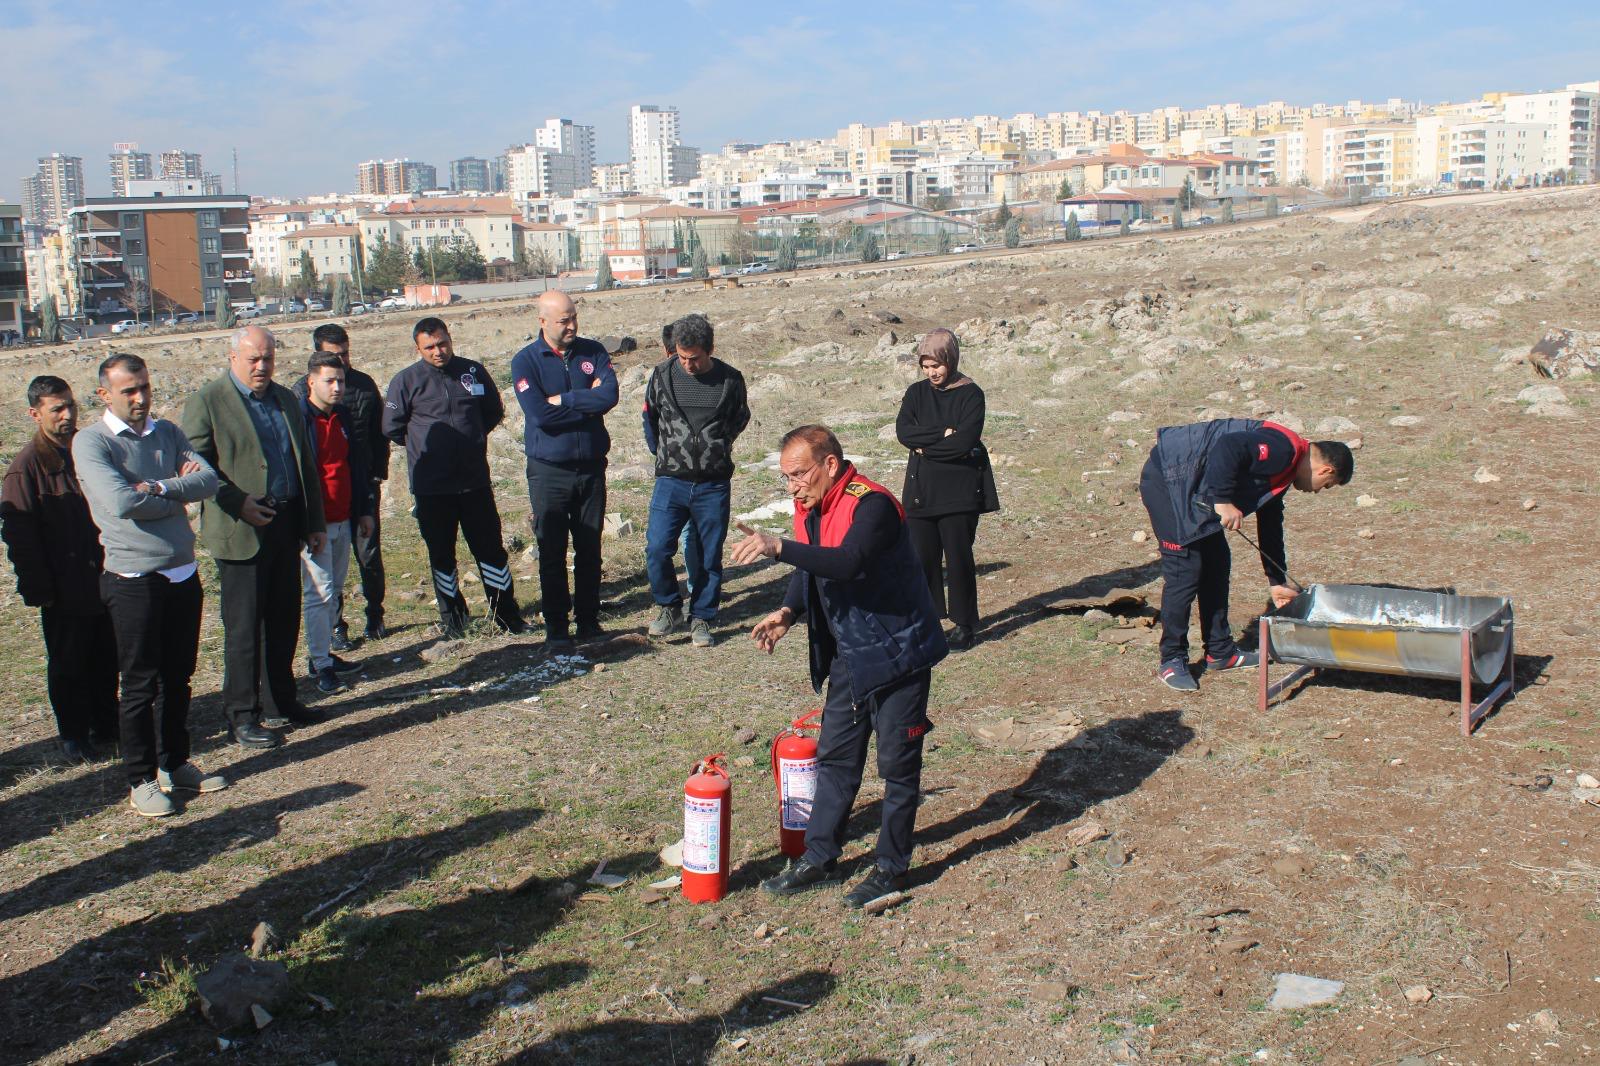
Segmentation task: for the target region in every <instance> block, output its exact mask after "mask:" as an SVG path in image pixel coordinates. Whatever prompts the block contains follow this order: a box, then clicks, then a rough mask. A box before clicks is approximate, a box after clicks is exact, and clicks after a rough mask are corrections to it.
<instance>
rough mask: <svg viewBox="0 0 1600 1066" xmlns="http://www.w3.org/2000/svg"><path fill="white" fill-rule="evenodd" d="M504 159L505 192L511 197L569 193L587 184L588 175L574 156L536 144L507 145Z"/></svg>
mask: <svg viewBox="0 0 1600 1066" xmlns="http://www.w3.org/2000/svg"><path fill="white" fill-rule="evenodd" d="M505 161H506V194H507V195H508V196H510V197H511V198H512V199H513V200H534V199H538V198H540V197H545V196H571V195H572V194H573V192H574V191H576V190H577V189H579V188H581V187H582V186H584V185H586V184H588V178H589V175H590V171H589V170H585V169H582V168H580V167H579V165H578V157H577V156H575V155H569V154H568V153H566V152H558V151H556V150H555V149H553V148H547V147H543V146H541V145H537V144H523V145H518V146H517V147H515V148H508V149H507V150H506V154H505Z"/></svg>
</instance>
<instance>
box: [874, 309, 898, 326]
mask: <svg viewBox="0 0 1600 1066" xmlns="http://www.w3.org/2000/svg"><path fill="white" fill-rule="evenodd" d="M871 314H872V317H873V318H875V319H877V320H878V321H879V322H882V323H884V324H885V325H899V324H900V323H901V322H904V321H905V320H904V319H903V318H901V317H900V316H899V315H897V314H895V313H894V312H893V311H873V312H871Z"/></svg>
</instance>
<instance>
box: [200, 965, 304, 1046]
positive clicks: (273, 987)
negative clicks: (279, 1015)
mask: <svg viewBox="0 0 1600 1066" xmlns="http://www.w3.org/2000/svg"><path fill="white" fill-rule="evenodd" d="M288 990H289V971H288V970H287V969H285V967H284V965H283V964H282V963H279V962H263V961H261V960H258V959H252V958H249V957H248V956H246V955H244V954H243V953H236V954H233V955H226V956H224V957H223V958H221V959H219V960H217V964H216V965H215V966H213V967H211V969H209V970H207V971H206V972H205V973H203V974H201V975H200V976H199V977H198V978H197V979H196V980H195V991H196V992H198V993H199V996H200V1013H201V1014H203V1015H205V1019H206V1021H208V1022H210V1023H211V1024H212V1025H214V1026H216V1027H217V1028H218V1029H232V1028H233V1027H235V1026H237V1025H242V1024H244V1023H245V1022H246V1021H247V1020H249V1019H250V1018H251V1017H252V1011H251V1008H252V1007H255V1006H260V1007H262V1008H263V1009H265V1008H267V1007H275V1006H277V1004H278V1002H279V1000H281V999H282V998H283V996H284V994H285V993H286V992H288Z"/></svg>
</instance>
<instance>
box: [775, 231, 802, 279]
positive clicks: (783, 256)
mask: <svg viewBox="0 0 1600 1066" xmlns="http://www.w3.org/2000/svg"><path fill="white" fill-rule="evenodd" d="M797 260H798V256H797V255H796V254H795V250H794V238H793V237H791V236H789V235H788V234H787V233H786V234H784V235H783V239H782V240H780V241H778V262H777V264H776V265H777V267H778V269H779V270H793V269H795V267H796V266H797V265H798V262H797Z"/></svg>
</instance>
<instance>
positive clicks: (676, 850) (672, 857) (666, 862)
mask: <svg viewBox="0 0 1600 1066" xmlns="http://www.w3.org/2000/svg"><path fill="white" fill-rule="evenodd" d="M660 855H661V865H663V866H682V865H683V841H681V840H679V841H677V842H675V843H672V844H668V845H667V846H666V847H664V848H662V849H661V852H660Z"/></svg>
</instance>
